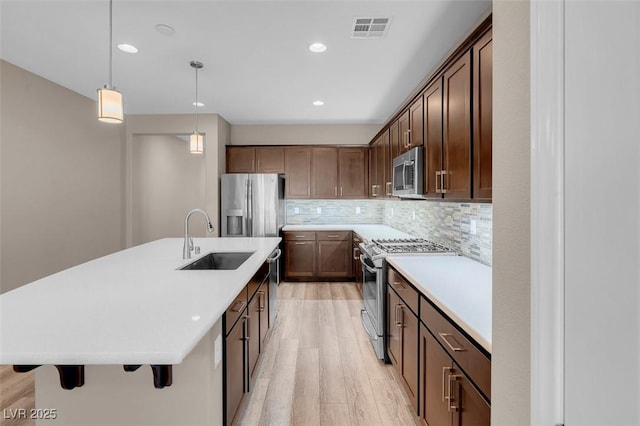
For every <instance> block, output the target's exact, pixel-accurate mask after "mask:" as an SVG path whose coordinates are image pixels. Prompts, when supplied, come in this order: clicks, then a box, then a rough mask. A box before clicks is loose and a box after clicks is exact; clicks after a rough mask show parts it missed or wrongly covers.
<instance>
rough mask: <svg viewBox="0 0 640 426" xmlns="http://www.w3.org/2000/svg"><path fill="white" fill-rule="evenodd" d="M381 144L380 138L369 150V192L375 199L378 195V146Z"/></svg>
mask: <svg viewBox="0 0 640 426" xmlns="http://www.w3.org/2000/svg"><path fill="white" fill-rule="evenodd" d="M379 143H380V138H378V139H376V140H375V142H373V144H372V145H371V147H370V148H369V185H368V192H369V197H372V198H375V197H377V195H376V185H377V184H378V173H379V171H378V144H379Z"/></svg>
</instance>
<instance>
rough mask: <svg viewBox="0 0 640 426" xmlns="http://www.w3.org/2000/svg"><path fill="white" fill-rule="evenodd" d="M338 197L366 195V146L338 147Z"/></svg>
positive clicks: (362, 196)
mask: <svg viewBox="0 0 640 426" xmlns="http://www.w3.org/2000/svg"><path fill="white" fill-rule="evenodd" d="M337 193H338V196H337V197H338V198H366V197H367V148H363V147H339V148H338V191H337Z"/></svg>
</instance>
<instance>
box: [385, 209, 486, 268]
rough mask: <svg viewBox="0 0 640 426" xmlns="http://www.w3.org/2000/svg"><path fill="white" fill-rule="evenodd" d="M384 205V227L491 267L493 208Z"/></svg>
mask: <svg viewBox="0 0 640 426" xmlns="http://www.w3.org/2000/svg"><path fill="white" fill-rule="evenodd" d="M383 203H384V205H385V207H384V217H383V223H384V224H385V225H389V226H392V227H394V228H396V229H399V230H401V231H404V232H407V233H409V234H412V235H415V236H416V237H422V238H424V239H427V240H431V241H434V242H436V243H440V244H443V245H445V246H447V247H451V248H452V249H454V250H456V251H457V252H458V253H460V254H462V255H463V256H466V257H469V258H471V259H473V260H477V261H478V262H480V263H483V264H485V265H489V266H491V256H492V247H493V206H492V204H490V203H483V204H480V203H451V202H446V203H445V202H439V201H413V200H412V201H397V200H388V201H383ZM473 222H475V232H473V231H474V230H473V229H472V227H473Z"/></svg>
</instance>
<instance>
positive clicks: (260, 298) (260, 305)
mask: <svg viewBox="0 0 640 426" xmlns="http://www.w3.org/2000/svg"><path fill="white" fill-rule="evenodd" d="M256 294H257V295H258V312H264V300H263V296H264V291H262V290H260V291H259V292H258V293H256Z"/></svg>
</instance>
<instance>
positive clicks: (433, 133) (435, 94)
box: [423, 77, 442, 198]
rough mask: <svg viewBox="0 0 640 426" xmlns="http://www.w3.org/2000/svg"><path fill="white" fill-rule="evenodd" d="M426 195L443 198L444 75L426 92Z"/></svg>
mask: <svg viewBox="0 0 640 426" xmlns="http://www.w3.org/2000/svg"><path fill="white" fill-rule="evenodd" d="M423 97H424V195H425V197H428V198H442V193H440V192H439V191H438V192H436V189H437V188H440V177H439V174H436V172H438V173H439V172H440V171H441V170H442V77H438V78H437V79H436V80H435V81H434V82H433V83H431V85H430V86H429V87H427V89H426V90H425V92H424V96H423Z"/></svg>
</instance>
